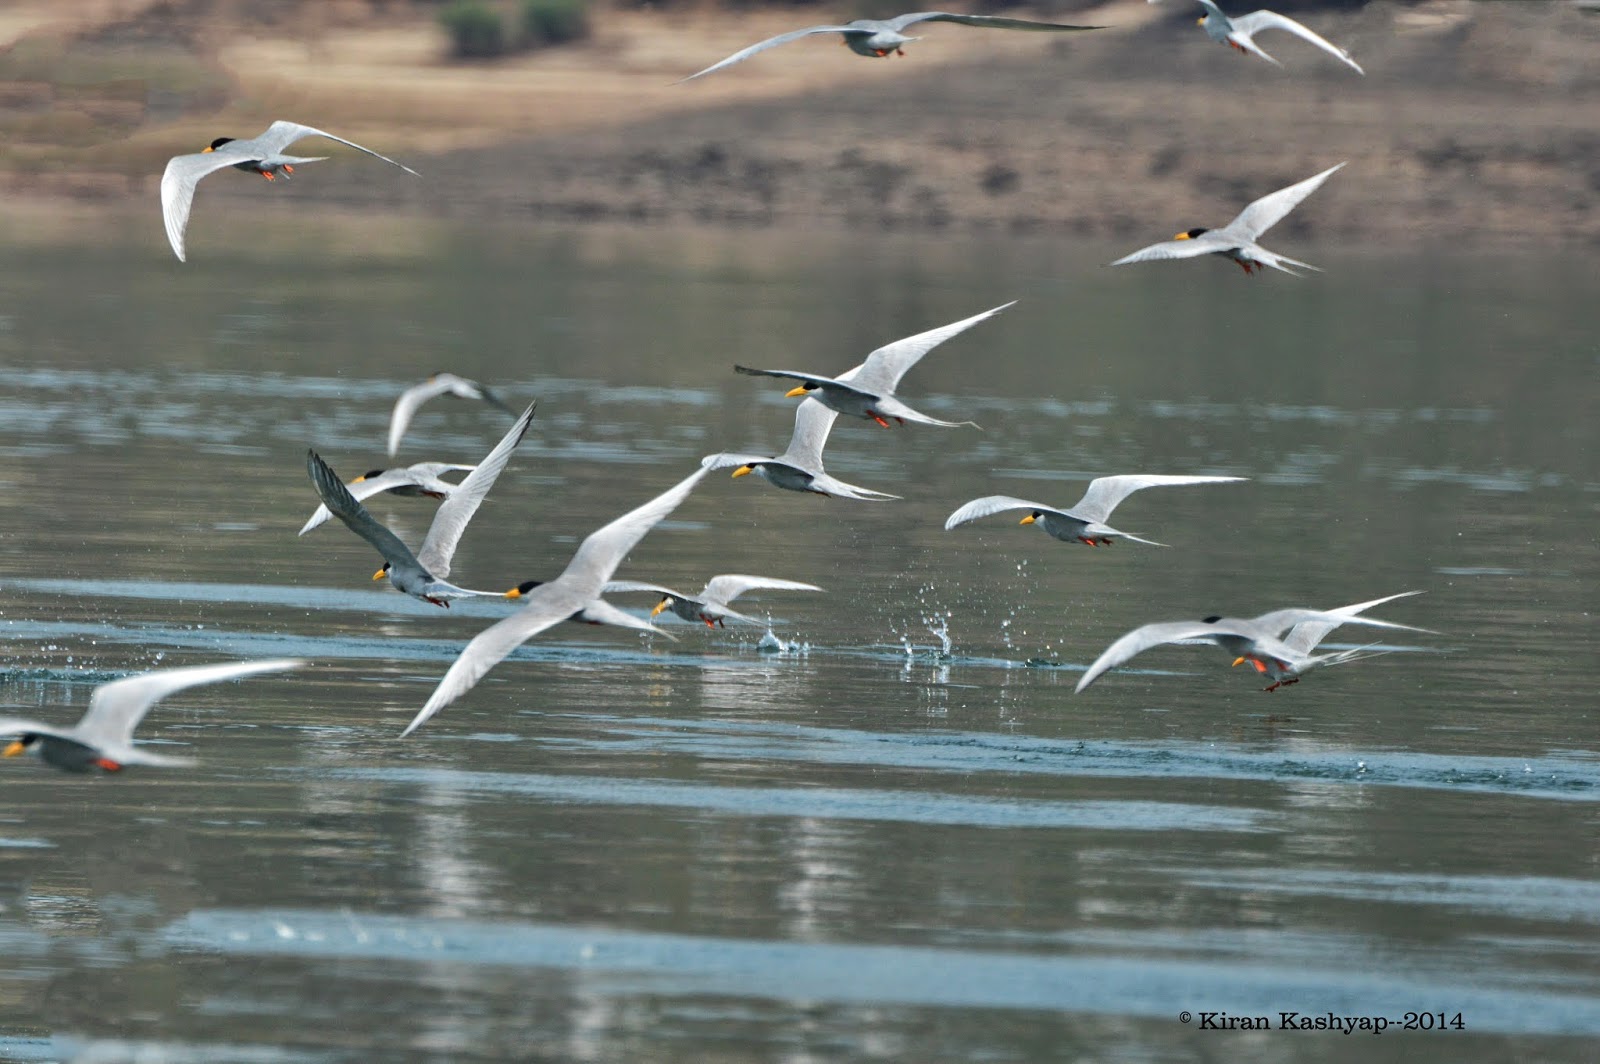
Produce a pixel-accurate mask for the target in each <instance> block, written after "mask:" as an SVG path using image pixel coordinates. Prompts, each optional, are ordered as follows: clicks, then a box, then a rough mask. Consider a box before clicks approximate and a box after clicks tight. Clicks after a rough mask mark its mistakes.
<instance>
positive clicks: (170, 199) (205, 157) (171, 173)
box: [161, 145, 264, 262]
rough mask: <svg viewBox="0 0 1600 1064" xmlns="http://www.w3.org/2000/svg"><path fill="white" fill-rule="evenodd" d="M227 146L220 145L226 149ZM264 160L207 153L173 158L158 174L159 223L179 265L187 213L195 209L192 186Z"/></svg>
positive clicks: (222, 152)
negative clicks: (160, 222) (214, 175)
mask: <svg viewBox="0 0 1600 1064" xmlns="http://www.w3.org/2000/svg"><path fill="white" fill-rule="evenodd" d="M226 147H227V145H223V148H226ZM259 158H264V156H262V155H260V154H256V153H251V152H239V151H231V152H230V151H225V150H221V149H219V150H217V151H208V152H197V153H195V154H193V155H174V156H173V157H172V158H170V159H168V160H167V168H166V170H164V171H162V174H161V220H162V221H163V222H165V223H166V227H167V242H168V243H170V244H171V245H172V251H173V254H175V255H177V256H178V261H179V262H187V261H188V258H187V257H186V252H185V251H184V249H183V239H184V232H185V231H186V230H187V229H188V228H189V209H190V208H191V207H192V206H193V205H194V190H195V186H196V185H198V184H199V183H200V179H201V178H202V177H205V176H206V175H207V174H214V173H216V172H217V171H218V170H226V169H227V168H228V167H230V166H232V165H234V164H235V163H242V162H248V161H249V160H251V159H259Z"/></svg>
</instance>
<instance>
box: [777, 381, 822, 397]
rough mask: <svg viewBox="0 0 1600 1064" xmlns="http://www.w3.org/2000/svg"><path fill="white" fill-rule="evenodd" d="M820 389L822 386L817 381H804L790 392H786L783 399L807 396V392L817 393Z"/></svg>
mask: <svg viewBox="0 0 1600 1064" xmlns="http://www.w3.org/2000/svg"><path fill="white" fill-rule="evenodd" d="M818 387H820V385H818V384H817V382H816V381H802V382H801V383H800V384H797V385H795V386H794V387H793V388H790V389H789V390H788V391H786V392H784V393H783V397H784V398H785V399H793V398H794V397H795V396H797V395H805V394H806V393H807V392H813V391H816V390H817V388H818Z"/></svg>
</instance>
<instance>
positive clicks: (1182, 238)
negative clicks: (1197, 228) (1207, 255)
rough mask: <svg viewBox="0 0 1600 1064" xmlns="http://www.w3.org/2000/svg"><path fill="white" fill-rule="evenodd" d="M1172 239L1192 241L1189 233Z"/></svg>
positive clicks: (1180, 234)
mask: <svg viewBox="0 0 1600 1064" xmlns="http://www.w3.org/2000/svg"><path fill="white" fill-rule="evenodd" d="M1172 239H1174V240H1188V239H1190V237H1189V234H1188V233H1179V234H1178V235H1177V236H1175V237H1173V238H1172Z"/></svg>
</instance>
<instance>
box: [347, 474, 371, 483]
mask: <svg viewBox="0 0 1600 1064" xmlns="http://www.w3.org/2000/svg"><path fill="white" fill-rule="evenodd" d="M366 479H367V478H366V477H365V476H359V477H356V479H354V480H352V481H351V482H350V483H352V484H359V483H361V482H362V481H363V480H366Z"/></svg>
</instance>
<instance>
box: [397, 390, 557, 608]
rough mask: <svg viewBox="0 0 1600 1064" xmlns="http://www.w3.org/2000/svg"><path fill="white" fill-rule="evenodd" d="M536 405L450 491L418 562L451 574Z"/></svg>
mask: <svg viewBox="0 0 1600 1064" xmlns="http://www.w3.org/2000/svg"><path fill="white" fill-rule="evenodd" d="M536 406H538V403H529V404H528V408H527V409H526V410H524V411H523V412H522V416H521V417H519V418H517V421H516V424H514V425H512V426H511V431H509V432H507V433H506V434H505V436H503V437H502V438H501V440H500V442H499V443H497V444H495V447H494V450H492V451H490V452H489V453H488V454H487V455H486V456H484V459H483V461H481V462H479V463H478V468H476V469H474V470H473V471H472V472H471V473H468V474H467V478H466V479H465V480H463V481H462V482H461V483H460V484H458V485H456V490H455V491H453V492H451V493H450V497H449V498H447V499H445V501H444V502H443V504H441V505H440V507H439V510H438V512H437V513H435V514H434V515H433V524H432V525H430V526H429V527H428V535H427V537H426V538H425V539H424V540H423V541H422V547H421V549H419V550H418V551H417V561H419V562H421V563H422V567H423V568H424V569H426V570H428V572H430V573H432V574H433V575H434V576H437V577H439V578H441V579H442V578H444V577H446V576H449V575H450V559H451V558H453V557H455V553H456V544H458V543H460V542H461V534H462V533H463V532H465V531H466V530H467V522H469V521H471V520H472V515H473V514H475V513H477V512H478V507H479V506H480V505H481V504H482V503H483V500H484V498H485V497H487V496H488V494H489V489H490V488H493V487H494V482H495V481H496V480H497V479H499V476H500V473H501V471H502V470H504V469H505V467H506V463H507V462H509V461H510V460H511V452H512V451H515V450H516V449H517V444H519V443H521V442H522V437H524V436H526V435H527V434H528V426H529V425H531V424H533V409H534V407H536Z"/></svg>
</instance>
